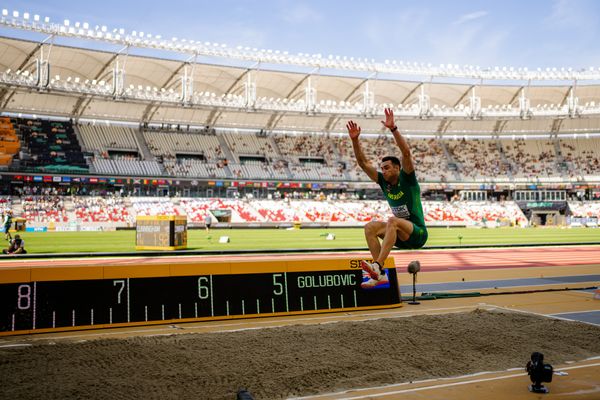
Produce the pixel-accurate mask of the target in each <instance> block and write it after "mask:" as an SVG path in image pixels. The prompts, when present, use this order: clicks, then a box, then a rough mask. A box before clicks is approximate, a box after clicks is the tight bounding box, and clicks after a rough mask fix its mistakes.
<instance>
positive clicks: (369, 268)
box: [360, 260, 382, 281]
mask: <svg viewBox="0 0 600 400" xmlns="http://www.w3.org/2000/svg"><path fill="white" fill-rule="evenodd" d="M360 267H361V268H362V270H363V271H365V272H366V273H367V274H369V276H370V277H371V279H374V280H376V281H378V280H379V278H380V277H381V273H382V271H381V267H380V266H379V263H377V262H375V261H373V262H372V263H370V262H368V261H365V260H361V261H360Z"/></svg>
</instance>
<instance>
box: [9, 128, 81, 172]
mask: <svg viewBox="0 0 600 400" xmlns="http://www.w3.org/2000/svg"><path fill="white" fill-rule="evenodd" d="M13 123H14V125H15V127H16V131H17V134H18V135H19V136H20V139H21V145H22V146H21V153H20V166H21V167H23V168H24V169H32V170H38V171H46V172H65V171H66V172H82V173H86V172H88V165H87V163H86V162H85V159H84V157H83V153H82V150H81V147H80V145H79V141H78V139H77V136H76V135H75V132H74V130H73V125H72V123H71V122H68V121H49V120H41V119H23V118H17V119H15V120H14V121H13Z"/></svg>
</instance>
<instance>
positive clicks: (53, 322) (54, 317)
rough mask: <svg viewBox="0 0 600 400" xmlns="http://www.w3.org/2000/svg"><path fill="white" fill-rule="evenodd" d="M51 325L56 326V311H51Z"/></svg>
mask: <svg viewBox="0 0 600 400" xmlns="http://www.w3.org/2000/svg"><path fill="white" fill-rule="evenodd" d="M52 327H53V328H56V311H52Z"/></svg>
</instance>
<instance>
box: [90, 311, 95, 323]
mask: <svg viewBox="0 0 600 400" xmlns="http://www.w3.org/2000/svg"><path fill="white" fill-rule="evenodd" d="M90 314H91V317H90V320H91V321H92V325H94V309H93V308H92V309H90Z"/></svg>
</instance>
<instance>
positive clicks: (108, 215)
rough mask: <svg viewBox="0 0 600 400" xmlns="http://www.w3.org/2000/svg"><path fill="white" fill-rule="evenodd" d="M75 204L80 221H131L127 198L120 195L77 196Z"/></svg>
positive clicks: (74, 199)
mask: <svg viewBox="0 0 600 400" xmlns="http://www.w3.org/2000/svg"><path fill="white" fill-rule="evenodd" d="M73 205H74V213H75V220H76V221H77V222H78V223H105V222H113V223H128V222H131V218H130V214H129V209H128V207H127V205H126V203H125V200H124V199H122V198H119V197H114V196H113V197H106V198H104V197H97V196H90V197H83V196H77V197H74V198H73Z"/></svg>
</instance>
